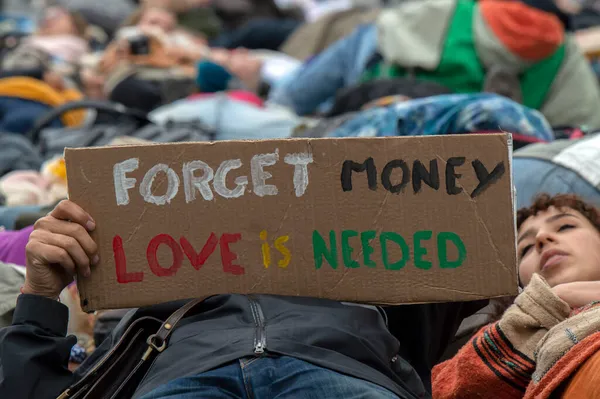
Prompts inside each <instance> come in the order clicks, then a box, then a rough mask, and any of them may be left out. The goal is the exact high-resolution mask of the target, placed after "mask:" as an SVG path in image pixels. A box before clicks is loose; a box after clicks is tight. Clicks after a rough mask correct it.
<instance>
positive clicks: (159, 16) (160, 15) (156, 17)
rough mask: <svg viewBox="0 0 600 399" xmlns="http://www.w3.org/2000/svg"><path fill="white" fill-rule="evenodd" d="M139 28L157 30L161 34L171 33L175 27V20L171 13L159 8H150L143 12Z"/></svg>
mask: <svg viewBox="0 0 600 399" xmlns="http://www.w3.org/2000/svg"><path fill="white" fill-rule="evenodd" d="M138 26H139V27H149V28H159V29H162V31H163V32H166V33H169V32H172V31H173V30H174V29H175V28H176V27H177V20H176V19H175V16H174V15H173V13H171V12H169V11H166V10H162V9H160V8H150V9H148V10H146V11H145V12H144V15H142V17H141V19H140V22H139V23H138Z"/></svg>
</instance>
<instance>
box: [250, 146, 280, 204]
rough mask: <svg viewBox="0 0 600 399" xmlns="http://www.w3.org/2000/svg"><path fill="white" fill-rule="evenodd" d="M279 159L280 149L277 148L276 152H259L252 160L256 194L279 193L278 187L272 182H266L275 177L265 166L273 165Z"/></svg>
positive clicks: (260, 195) (262, 195)
mask: <svg viewBox="0 0 600 399" xmlns="http://www.w3.org/2000/svg"><path fill="white" fill-rule="evenodd" d="M278 160H279V150H278V149H275V152H274V153H270V154H257V155H255V156H253V157H252V160H251V161H250V170H251V173H252V185H253V186H254V194H256V195H258V196H259V197H264V196H265V195H277V193H278V192H279V191H278V190H277V187H275V186H274V185H272V184H266V181H267V180H268V179H270V178H271V177H273V175H272V174H270V173H269V172H265V171H264V170H263V168H264V167H265V166H273V165H275V164H276V163H277V161H278Z"/></svg>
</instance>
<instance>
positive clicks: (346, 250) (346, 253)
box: [342, 230, 360, 269]
mask: <svg viewBox="0 0 600 399" xmlns="http://www.w3.org/2000/svg"><path fill="white" fill-rule="evenodd" d="M351 237H358V232H357V231H354V230H343V231H342V258H343V259H344V266H346V267H348V268H350V269H356V268H357V267H360V265H359V264H358V262H357V261H355V260H354V259H352V252H354V249H353V248H352V247H351V246H350V243H349V242H348V240H349V239H350V238H351Z"/></svg>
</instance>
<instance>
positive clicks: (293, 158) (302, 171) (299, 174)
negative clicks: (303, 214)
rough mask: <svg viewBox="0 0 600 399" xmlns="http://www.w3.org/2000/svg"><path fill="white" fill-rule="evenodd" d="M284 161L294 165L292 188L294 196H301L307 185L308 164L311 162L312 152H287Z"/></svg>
mask: <svg viewBox="0 0 600 399" xmlns="http://www.w3.org/2000/svg"><path fill="white" fill-rule="evenodd" d="M284 162H285V163H287V164H288V165H294V189H295V191H296V197H302V196H303V195H304V193H305V192H306V188H307V187H308V164H309V163H312V162H313V157H312V154H311V153H308V152H301V153H298V154H287V155H286V156H285V159H284Z"/></svg>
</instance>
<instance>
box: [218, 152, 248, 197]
mask: <svg viewBox="0 0 600 399" xmlns="http://www.w3.org/2000/svg"><path fill="white" fill-rule="evenodd" d="M241 167H242V161H241V160H239V159H230V160H227V161H223V162H222V163H221V166H219V168H218V169H217V172H216V173H215V179H214V180H213V187H214V188H215V191H216V192H217V194H219V195H220V196H221V197H225V198H238V197H241V196H242V195H244V191H245V190H246V186H247V185H248V178H247V177H246V176H239V177H237V178H236V179H235V184H236V187H235V188H234V189H233V190H230V189H228V188H227V173H229V171H230V170H232V169H239V168H241Z"/></svg>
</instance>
